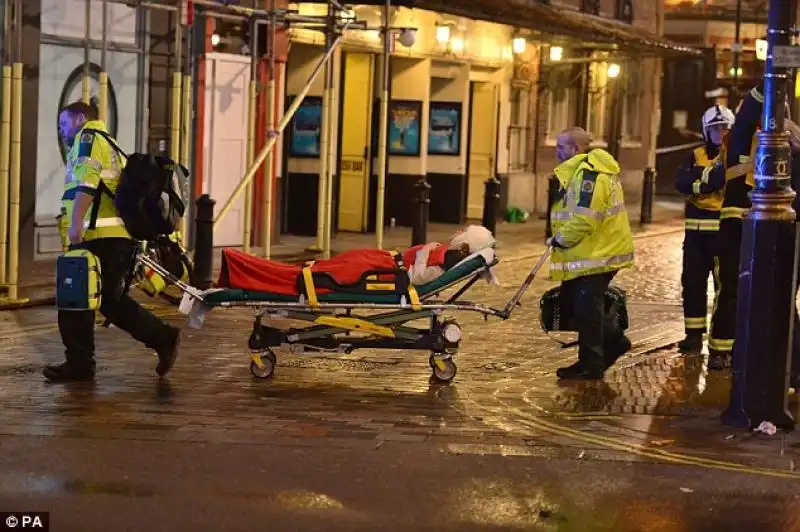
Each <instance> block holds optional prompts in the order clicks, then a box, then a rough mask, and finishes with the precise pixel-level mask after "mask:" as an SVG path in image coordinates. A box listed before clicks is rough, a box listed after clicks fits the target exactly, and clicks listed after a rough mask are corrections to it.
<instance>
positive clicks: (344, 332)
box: [137, 248, 550, 383]
mask: <svg viewBox="0 0 800 532" xmlns="http://www.w3.org/2000/svg"><path fill="white" fill-rule="evenodd" d="M549 254H550V248H548V249H547V250H546V252H545V253H544V254H542V256H541V257H540V258H539V260H538V261H537V263H536V264H535V265H534V266H533V268H532V269H531V271H530V273H529V274H528V276H527V278H526V279H525V281H524V282H523V283H522V285H521V286H520V287H519V289H518V290H517V291H516V292H515V293H514V295H513V296H512V297H511V299H510V300H509V301H508V302H507V303H506V305H505V306H504V307H503V308H502V309H495V308H492V307H488V306H486V305H482V304H479V303H473V302H470V301H460V298H461V297H462V296H463V295H464V294H465V293H466V292H467V291H468V290H469V289H470V288H472V287H473V286H474V285H475V283H476V282H478V280H480V279H481V278H483V277H484V275H485V274H486V273H488V272H489V270H490V269H491V268H493V267H494V266H496V265H497V264H498V262H499V261H498V260H496V259H495V260H493V261H491V262H490V263H486V264H485V265H483V266H480V267H478V268H476V269H475V270H473V271H471V272H470V273H469V274H467V275H465V276H462V277H459V278H456V279H454V280H453V281H451V282H449V283H446V284H444V285H442V286H441V287H438V288H437V289H436V290H433V291H431V292H429V293H427V294H424V295H423V296H421V297H419V299H418V300H417V301H414V302H411V301H410V299H406V298H404V299H402V300H401V303H400V304H384V303H345V302H342V303H339V302H337V303H326V302H322V301H319V302H317V303H316V304H313V305H312V304H310V303H309V302H308V301H304V300H303V299H302V297H301V299H300V300H299V301H285V302H277V301H252V300H251V301H248V300H236V301H221V302H215V303H213V304H209V303H208V302H207V301H206V295H207V294H209V293H210V292H208V291H207V292H203V291H200V290H198V289H197V288H194V287H192V286H189V285H188V284H186V283H184V282H183V281H181V280H180V279H177V278H175V277H174V276H173V275H172V274H171V273H170V272H168V271H167V270H166V269H164V268H163V267H162V266H161V265H160V264H158V263H157V262H156V261H154V260H153V259H152V258H151V257H149V256H146V255H139V256H138V257H137V260H138V261H139V262H141V263H142V264H144V265H146V266H149V267H151V268H153V269H154V270H155V271H156V272H158V273H159V274H160V275H162V276H163V277H164V278H165V279H169V281H170V282H172V283H173V284H175V285H176V286H178V287H179V288H180V289H181V290H182V291H183V292H184V297H183V301H182V302H181V305H180V307H179V308H180V311H181V312H182V313H183V314H186V315H188V316H189V318H190V320H189V325H190V326H191V327H194V328H200V327H202V322H203V318H204V316H205V314H206V313H207V312H208V311H209V310H211V309H213V308H216V307H221V308H250V309H252V310H253V311H254V314H255V320H254V323H253V331H252V333H251V334H250V337H249V339H248V347H249V349H250V350H251V352H252V355H251V360H250V372H251V374H252V375H253V376H254V377H256V378H259V379H268V378H270V377H272V375H273V374H274V372H275V367H276V366H277V356H276V355H275V352H274V351H275V349H277V348H282V349H285V350H288V351H289V353H291V354H294V355H306V356H309V354H312V355H311V356H313V354H314V353H323V354H330V353H337V354H350V353H352V352H353V351H355V350H357V349H402V350H406V349H410V350H424V351H429V352H430V353H431V355H430V357H429V359H428V363H429V366H430V368H431V372H432V379H433V380H435V381H438V382H441V383H450V382H451V381H452V380H453V379H454V378H455V376H456V373H457V366H456V364H455V361H454V360H453V359H454V357H455V355H456V354H457V352H458V348H459V346H460V342H461V339H462V330H461V326H460V325H459V323H458V322H457V321H456V320H455V319H454V318H451V317H444V316H443V313H445V312H448V311H449V312H477V313H479V314H481V315H483V317H484V319H485V320H488V319H489V317H490V316H492V317H496V318H500V319H502V320H506V319H508V318H509V317H510V316H511V314H512V312H513V311H514V309H515V308H516V307H517V306H520V301H521V299H522V297H523V296H524V294H525V292H526V291H527V290H528V288H530V286H531V284H532V283H533V281H534V279H535V277H536V274H537V273H538V271H539V270H540V269H541V267H542V266H543V265H544V263H545V261H546V260H547V258H548V256H549ZM459 285H461V286H460V288H459V289H458V290H457V291H456V292H455V293H454V294H453V295H451V296H449V297H448V298H447V299H446V300H444V301H442V300H440V299H438V297H439V296H440V295H441V294H442V293H443V292H445V291H446V290H450V289H452V288H454V287H456V286H459ZM361 311H383V312H378V313H376V314H371V315H366V314H361V313H358V314H354V312H361ZM264 318H277V319H288V320H295V321H300V322H306V323H308V324H309V326H308V327H304V328H294V327H292V328H288V329H282V328H278V327H274V326H271V325H265V324H264ZM417 320H427V321H428V323H429V325H428V327H427V328H420V327H414V326H410V325H408V324H409V323H410V322H413V321H417Z"/></svg>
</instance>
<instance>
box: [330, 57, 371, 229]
mask: <svg viewBox="0 0 800 532" xmlns="http://www.w3.org/2000/svg"><path fill="white" fill-rule="evenodd" d="M342 67H343V68H342V88H343V89H342V103H341V114H340V123H341V126H340V127H341V131H340V136H339V138H340V139H341V146H340V150H339V154H340V155H339V193H338V197H339V209H338V211H339V212H338V216H337V220H338V229H339V230H340V231H350V232H358V233H363V232H365V231H366V230H367V227H368V223H369V220H368V214H369V209H368V205H369V203H368V201H369V169H370V165H369V161H370V140H371V127H370V126H371V124H372V112H373V106H372V87H373V82H374V76H375V56H374V55H373V54H369V53H355V52H346V53H344V55H343V57H342Z"/></svg>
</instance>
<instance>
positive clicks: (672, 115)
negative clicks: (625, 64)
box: [657, 0, 796, 194]
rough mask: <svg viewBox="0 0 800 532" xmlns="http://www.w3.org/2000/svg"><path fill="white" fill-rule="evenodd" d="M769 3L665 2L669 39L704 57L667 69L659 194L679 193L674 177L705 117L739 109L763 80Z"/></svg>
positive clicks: (670, 64) (747, 0) (730, 0)
mask: <svg viewBox="0 0 800 532" xmlns="http://www.w3.org/2000/svg"><path fill="white" fill-rule="evenodd" d="M767 4H768V2H765V1H763V0H702V1H700V2H694V1H691V2H690V1H687V0H666V2H665V14H664V19H665V20H664V35H665V36H666V37H667V38H669V39H671V40H673V41H675V42H680V43H682V44H685V45H686V46H691V47H693V48H696V49H698V50H700V51H701V53H702V56H700V57H680V58H672V59H670V60H669V61H666V62H665V64H664V77H663V85H662V102H663V110H664V113H663V120H662V122H661V128H660V131H659V138H658V146H659V148H660V149H661V150H660V151H662V152H663V153H662V154H661V155H659V157H658V165H657V169H658V190H659V192H661V193H665V194H669V193H672V194H676V191H675V190H674V185H673V183H674V179H675V172H676V171H677V168H678V165H680V164H681V162H682V161H683V160H684V159H685V158H686V155H687V151H688V150H689V149H691V145H692V143H695V142H699V140H700V139H699V134H700V131H701V125H700V119H701V117H702V114H703V112H704V111H705V110H706V109H707V108H708V107H709V106H711V105H713V104H714V103H719V104H722V105H727V106H729V107H731V108H732V109H733V108H735V107H736V105H737V103H738V97H739V95H740V94H742V93H743V92H744V91H747V90H749V89H750V87H752V86H753V85H755V84H757V83H758V82H759V81H760V80H761V78H762V76H763V73H764V61H763V57H761V58H759V54H758V53H757V51H758V47H759V45H761V44H764V43H760V42H759V41H762V40H764V39H766V35H767ZM737 7H738V8H739V9H738V11H737ZM795 8H796V3H795ZM737 36H738V39H737ZM763 51H764V54H765V53H766V50H765V49H764V50H763ZM682 147H683V148H682Z"/></svg>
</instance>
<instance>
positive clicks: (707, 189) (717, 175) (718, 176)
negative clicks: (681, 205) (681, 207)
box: [696, 161, 725, 194]
mask: <svg viewBox="0 0 800 532" xmlns="http://www.w3.org/2000/svg"><path fill="white" fill-rule="evenodd" d="M724 187H725V165H723V164H722V161H717V162H715V163H714V164H713V165H711V166H708V167H706V168H705V169H703V176H702V177H701V178H700V180H699V182H698V183H697V187H696V188H697V193H699V194H709V193H711V192H716V191H718V190H722V189H723V188H724Z"/></svg>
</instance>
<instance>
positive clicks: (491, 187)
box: [482, 177, 500, 234]
mask: <svg viewBox="0 0 800 532" xmlns="http://www.w3.org/2000/svg"><path fill="white" fill-rule="evenodd" d="M485 185H486V188H485V189H484V193H483V222H482V225H483V226H484V227H485V228H486V229H488V230H489V231H491V233H492V234H495V230H496V229H497V200H499V199H500V180H499V179H497V178H496V177H490V178H489V179H487V180H486V183H485Z"/></svg>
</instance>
